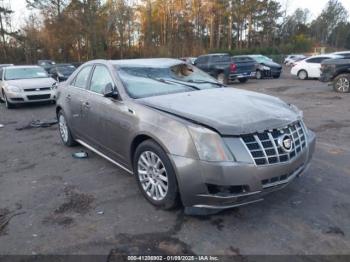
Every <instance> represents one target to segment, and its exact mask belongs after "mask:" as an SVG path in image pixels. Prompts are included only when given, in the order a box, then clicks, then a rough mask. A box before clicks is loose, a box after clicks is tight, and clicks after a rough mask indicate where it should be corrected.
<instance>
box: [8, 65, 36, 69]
mask: <svg viewBox="0 0 350 262" xmlns="http://www.w3.org/2000/svg"><path fill="white" fill-rule="evenodd" d="M6 68H9V69H12V68H41V69H42V67H41V66H37V65H12V66H7V67H6Z"/></svg>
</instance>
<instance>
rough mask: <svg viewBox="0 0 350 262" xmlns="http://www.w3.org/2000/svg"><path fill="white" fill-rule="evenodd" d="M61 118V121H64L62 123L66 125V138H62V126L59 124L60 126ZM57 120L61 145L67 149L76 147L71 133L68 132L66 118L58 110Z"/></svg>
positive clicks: (61, 111)
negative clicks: (67, 147)
mask: <svg viewBox="0 0 350 262" xmlns="http://www.w3.org/2000/svg"><path fill="white" fill-rule="evenodd" d="M62 117H63V119H64V121H65V123H66V127H67V130H66V131H67V137H63V133H62V129H61V128H62V126H61V124H62V123H61V120H62ZM57 119H58V131H59V134H60V137H61V140H62V142H63V144H64V145H66V146H69V147H71V146H75V145H77V142H76V141H75V140H74V138H73V135H72V132H71V131H70V128H69V126H68V123H67V120H66V119H67V118H66V116H65V115H64V112H63V110H60V111H59V112H58V114H57Z"/></svg>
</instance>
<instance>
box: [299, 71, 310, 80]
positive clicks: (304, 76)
mask: <svg viewBox="0 0 350 262" xmlns="http://www.w3.org/2000/svg"><path fill="white" fill-rule="evenodd" d="M298 78H299V79H300V80H307V79H308V78H309V75H308V73H307V72H306V71H305V70H300V71H299V72H298Z"/></svg>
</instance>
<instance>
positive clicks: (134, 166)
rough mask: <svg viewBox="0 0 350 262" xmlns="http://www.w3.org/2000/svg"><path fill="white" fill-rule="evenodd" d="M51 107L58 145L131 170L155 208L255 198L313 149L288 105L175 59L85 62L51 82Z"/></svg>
mask: <svg viewBox="0 0 350 262" xmlns="http://www.w3.org/2000/svg"><path fill="white" fill-rule="evenodd" d="M56 113H57V117H58V120H59V131H60V136H61V138H62V141H63V143H64V144H65V145H67V146H72V145H74V144H75V143H80V144H82V145H83V146H85V147H87V148H89V149H90V150H92V151H94V152H96V153H97V154H99V155H100V156H102V157H104V158H105V159H107V160H109V161H111V162H112V163H114V164H115V165H117V166H118V167H120V168H122V169H124V170H125V171H126V172H128V173H130V174H134V175H135V178H136V180H137V183H138V186H139V188H140V190H141V192H142V193H143V195H144V196H145V198H146V199H147V200H148V201H150V202H151V203H152V204H154V205H156V206H158V207H161V208H164V209H169V208H172V207H174V206H176V205H177V204H178V203H179V202H181V203H182V204H183V205H184V206H185V207H186V209H189V210H191V209H197V210H198V208H209V209H224V208H231V207H235V206H239V205H244V204H249V203H254V202H258V201H261V200H262V197H263V195H265V194H266V193H269V192H272V191H275V190H278V189H281V188H283V187H284V186H286V185H287V184H288V183H289V182H291V181H292V180H293V179H294V178H296V177H298V176H300V175H301V174H302V173H303V172H304V171H305V170H306V169H307V167H308V165H309V162H310V159H311V157H312V154H313V152H314V148H315V135H314V133H313V132H312V131H310V130H309V129H308V128H307V127H306V126H305V124H304V123H303V119H302V118H303V117H302V112H301V111H299V110H298V109H297V108H296V107H295V106H293V105H290V104H286V103H284V102H283V101H281V100H280V99H278V98H275V97H271V96H268V95H264V94H259V93H254V92H249V91H243V90H238V89H234V88H227V87H225V86H223V85H221V84H220V83H218V82H217V81H216V80H215V79H213V78H212V77H210V76H209V75H207V74H205V73H203V72H202V71H200V70H199V69H197V68H196V67H194V66H192V65H190V64H186V63H185V62H183V61H180V60H175V59H135V60H118V61H105V60H95V61H90V62H87V63H85V64H84V65H82V66H81V67H80V68H79V69H78V70H76V72H74V73H73V74H72V75H71V76H70V78H69V79H68V80H67V81H66V82H64V83H63V84H61V85H60V86H59V87H58V90H57V108H56ZM199 210H200V209H199Z"/></svg>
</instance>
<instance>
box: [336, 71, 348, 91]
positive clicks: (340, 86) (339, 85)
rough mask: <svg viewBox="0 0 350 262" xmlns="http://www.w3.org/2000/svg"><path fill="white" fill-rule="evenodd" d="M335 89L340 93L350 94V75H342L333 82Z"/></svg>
mask: <svg viewBox="0 0 350 262" xmlns="http://www.w3.org/2000/svg"><path fill="white" fill-rule="evenodd" d="M333 89H334V91H335V92H338V93H349V92H350V74H340V75H338V76H337V77H336V78H334V80H333Z"/></svg>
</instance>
